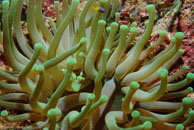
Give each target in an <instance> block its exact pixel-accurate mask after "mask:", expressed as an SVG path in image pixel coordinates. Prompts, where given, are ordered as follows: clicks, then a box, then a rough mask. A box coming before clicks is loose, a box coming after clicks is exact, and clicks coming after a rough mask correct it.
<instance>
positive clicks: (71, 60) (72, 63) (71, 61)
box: [67, 58, 76, 66]
mask: <svg viewBox="0 0 194 130" xmlns="http://www.w3.org/2000/svg"><path fill="white" fill-rule="evenodd" d="M75 63H76V60H75V59H74V58H69V59H68V61H67V66H73V65H75Z"/></svg>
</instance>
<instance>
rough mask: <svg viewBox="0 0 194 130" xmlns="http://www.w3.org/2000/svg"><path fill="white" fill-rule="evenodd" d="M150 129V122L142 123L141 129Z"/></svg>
mask: <svg viewBox="0 0 194 130" xmlns="http://www.w3.org/2000/svg"><path fill="white" fill-rule="evenodd" d="M151 128H152V122H151V121H145V122H144V123H143V129H144V130H150V129H151Z"/></svg>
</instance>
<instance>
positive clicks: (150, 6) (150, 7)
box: [146, 4, 155, 13]
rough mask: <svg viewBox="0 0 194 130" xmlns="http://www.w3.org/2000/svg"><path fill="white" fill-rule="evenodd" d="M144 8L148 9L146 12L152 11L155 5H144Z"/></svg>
mask: <svg viewBox="0 0 194 130" xmlns="http://www.w3.org/2000/svg"><path fill="white" fill-rule="evenodd" d="M146 10H147V11H148V13H151V12H154V11H155V6H154V5H153V4H149V5H147V6H146Z"/></svg>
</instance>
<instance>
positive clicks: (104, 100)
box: [100, 95, 108, 103]
mask: <svg viewBox="0 0 194 130" xmlns="http://www.w3.org/2000/svg"><path fill="white" fill-rule="evenodd" d="M100 99H101V102H102V103H105V102H107V101H108V97H107V96H106V95H102V96H101V98H100Z"/></svg>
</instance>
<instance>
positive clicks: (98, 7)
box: [92, 6, 104, 13]
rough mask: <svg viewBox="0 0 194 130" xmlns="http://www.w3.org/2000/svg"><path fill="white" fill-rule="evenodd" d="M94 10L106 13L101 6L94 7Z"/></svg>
mask: <svg viewBox="0 0 194 130" xmlns="http://www.w3.org/2000/svg"><path fill="white" fill-rule="evenodd" d="M92 9H93V10H94V11H96V12H100V13H104V8H102V7H100V6H96V7H93V8H92Z"/></svg>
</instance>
